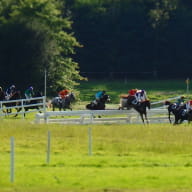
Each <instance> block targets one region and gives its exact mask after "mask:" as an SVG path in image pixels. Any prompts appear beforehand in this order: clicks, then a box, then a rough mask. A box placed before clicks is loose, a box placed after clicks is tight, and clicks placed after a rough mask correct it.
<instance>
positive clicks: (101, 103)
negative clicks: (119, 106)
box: [86, 95, 110, 110]
mask: <svg viewBox="0 0 192 192" xmlns="http://www.w3.org/2000/svg"><path fill="white" fill-rule="evenodd" d="M109 101H110V97H109V95H103V97H102V98H101V99H100V101H98V103H97V104H95V103H93V102H91V103H89V104H87V105H86V109H91V110H105V103H106V102H109Z"/></svg>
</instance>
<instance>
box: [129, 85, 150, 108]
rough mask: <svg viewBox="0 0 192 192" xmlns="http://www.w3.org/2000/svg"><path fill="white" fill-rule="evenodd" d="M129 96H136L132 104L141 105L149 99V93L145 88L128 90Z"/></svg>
mask: <svg viewBox="0 0 192 192" xmlns="http://www.w3.org/2000/svg"><path fill="white" fill-rule="evenodd" d="M128 93H129V95H128V96H134V97H135V100H133V101H132V104H135V105H140V104H141V103H142V102H145V101H147V100H148V99H147V94H146V91H145V90H144V89H141V90H138V89H131V90H129V91H128Z"/></svg>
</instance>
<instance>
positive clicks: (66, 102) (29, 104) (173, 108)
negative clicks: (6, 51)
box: [0, 91, 192, 124]
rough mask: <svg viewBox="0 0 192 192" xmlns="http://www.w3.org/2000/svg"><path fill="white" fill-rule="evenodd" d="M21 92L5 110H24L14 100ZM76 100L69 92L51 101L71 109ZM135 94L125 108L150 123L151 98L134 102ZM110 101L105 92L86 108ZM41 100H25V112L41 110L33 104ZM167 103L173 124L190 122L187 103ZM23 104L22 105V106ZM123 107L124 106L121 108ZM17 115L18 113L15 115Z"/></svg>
mask: <svg viewBox="0 0 192 192" xmlns="http://www.w3.org/2000/svg"><path fill="white" fill-rule="evenodd" d="M41 96H42V95H41V93H40V92H37V93H36V94H35V96H34V97H41ZM21 98H22V97H21V93H20V91H16V92H15V93H14V94H13V95H12V96H11V97H10V98H9V101H11V100H13V102H3V105H4V106H5V107H7V110H6V111H5V112H6V113H11V108H9V107H12V106H17V107H16V108H15V109H16V111H17V112H20V111H21V110H22V106H21V102H20V101H14V100H19V99H21ZM0 100H1V101H5V98H0ZM75 100H76V98H75V95H74V93H73V92H71V93H69V94H68V95H67V96H66V98H65V99H61V98H60V97H54V98H53V99H52V101H51V105H52V109H53V111H55V108H58V109H59V110H60V111H61V110H62V109H63V110H66V109H70V110H72V107H71V104H72V102H74V101H75ZM134 100H135V96H131V95H129V96H127V97H126V100H125V101H126V102H125V103H124V106H123V108H127V109H128V110H129V109H131V108H133V109H135V110H136V111H137V112H138V113H139V115H140V117H141V120H142V122H143V123H144V124H145V123H149V121H148V117H147V108H148V109H150V108H151V103H150V101H149V100H145V101H143V102H139V103H136V102H134ZM109 101H110V97H109V95H107V94H105V95H104V96H103V97H102V98H101V99H100V100H99V101H97V103H94V102H93V101H92V102H91V103H89V104H87V105H86V109H88V110H105V107H106V102H109ZM38 102H39V101H38V100H30V101H25V102H24V107H23V108H24V110H25V112H26V111H28V110H29V109H37V110H38V111H39V112H41V111H40V106H39V105H33V104H37V103H38ZM164 104H165V105H167V106H168V119H169V122H170V123H172V121H171V114H173V115H174V117H175V120H174V123H173V124H180V123H182V122H183V121H184V120H187V121H188V122H190V121H192V112H186V107H185V105H181V106H179V107H178V106H177V104H176V103H171V102H170V101H165V103H164ZM20 106H21V107H20ZM119 109H122V108H119ZM24 115H25V114H24ZM15 116H17V114H16V115H15Z"/></svg>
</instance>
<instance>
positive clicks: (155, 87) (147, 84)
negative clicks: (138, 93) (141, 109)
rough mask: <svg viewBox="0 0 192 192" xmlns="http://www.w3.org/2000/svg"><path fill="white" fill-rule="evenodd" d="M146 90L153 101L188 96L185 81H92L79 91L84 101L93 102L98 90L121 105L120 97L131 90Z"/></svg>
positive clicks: (84, 83)
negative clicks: (104, 91) (104, 92)
mask: <svg viewBox="0 0 192 192" xmlns="http://www.w3.org/2000/svg"><path fill="white" fill-rule="evenodd" d="M132 88H138V89H145V90H146V91H147V94H148V96H149V98H150V100H151V101H158V100H162V99H166V98H169V97H174V96H178V95H181V94H186V84H185V80H129V81H126V82H125V81H117V80H95V81H94V80H90V81H87V82H82V83H81V85H80V86H79V88H78V90H79V91H80V99H81V100H82V101H91V100H92V99H93V98H94V95H95V93H96V92H97V91H98V90H106V91H107V93H108V94H109V95H110V96H111V102H112V103H115V104H117V103H119V96H120V95H121V94H126V93H127V91H128V90H129V89H132Z"/></svg>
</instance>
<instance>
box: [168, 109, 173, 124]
mask: <svg viewBox="0 0 192 192" xmlns="http://www.w3.org/2000/svg"><path fill="white" fill-rule="evenodd" d="M168 119H169V123H172V122H171V112H170V111H169V113H168Z"/></svg>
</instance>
